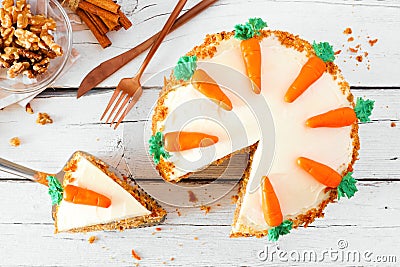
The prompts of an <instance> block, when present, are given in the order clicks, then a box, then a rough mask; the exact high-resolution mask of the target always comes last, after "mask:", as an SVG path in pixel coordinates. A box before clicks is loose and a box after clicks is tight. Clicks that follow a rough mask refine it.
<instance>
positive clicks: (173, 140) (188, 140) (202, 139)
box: [164, 132, 218, 152]
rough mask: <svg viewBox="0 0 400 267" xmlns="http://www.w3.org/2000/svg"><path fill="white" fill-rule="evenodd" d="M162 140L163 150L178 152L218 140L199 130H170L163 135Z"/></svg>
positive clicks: (204, 145)
mask: <svg viewBox="0 0 400 267" xmlns="http://www.w3.org/2000/svg"><path fill="white" fill-rule="evenodd" d="M164 142H165V145H164V148H165V150H167V151H169V152H178V151H184V150H188V149H192V148H198V147H206V146H211V145H213V144H215V143H217V142H218V137H217V136H213V135H209V134H204V133H199V132H170V133H166V134H165V135H164Z"/></svg>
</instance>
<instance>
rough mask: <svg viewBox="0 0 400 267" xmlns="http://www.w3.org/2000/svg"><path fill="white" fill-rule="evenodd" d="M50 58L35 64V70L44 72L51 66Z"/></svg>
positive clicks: (39, 72)
mask: <svg viewBox="0 0 400 267" xmlns="http://www.w3.org/2000/svg"><path fill="white" fill-rule="evenodd" d="M49 63H50V59H49V58H48V57H46V58H44V59H42V60H41V61H40V62H38V63H36V64H35V65H33V70H34V71H35V72H36V73H38V74H41V73H44V72H45V71H46V70H47V68H48V67H49Z"/></svg>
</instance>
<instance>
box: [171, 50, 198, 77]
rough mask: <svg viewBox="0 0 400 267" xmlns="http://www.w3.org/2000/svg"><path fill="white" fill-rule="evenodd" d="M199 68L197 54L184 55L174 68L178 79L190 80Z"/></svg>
mask: <svg viewBox="0 0 400 267" xmlns="http://www.w3.org/2000/svg"><path fill="white" fill-rule="evenodd" d="M196 68H197V57H196V56H183V57H181V58H179V60H178V63H177V64H176V66H175V68H174V75H175V78H176V79H178V80H184V81H188V80H189V79H190V78H191V77H192V75H193V73H194V71H195V70H196Z"/></svg>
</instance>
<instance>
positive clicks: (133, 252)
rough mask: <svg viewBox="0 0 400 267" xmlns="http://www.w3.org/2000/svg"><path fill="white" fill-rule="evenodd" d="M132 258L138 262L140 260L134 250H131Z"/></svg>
mask: <svg viewBox="0 0 400 267" xmlns="http://www.w3.org/2000/svg"><path fill="white" fill-rule="evenodd" d="M132 258H135V259H137V260H138V261H140V260H141V259H142V258H141V257H140V256H139V255H138V254H137V253H136V251H135V250H134V249H132Z"/></svg>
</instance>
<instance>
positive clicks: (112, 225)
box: [48, 152, 166, 233]
mask: <svg viewBox="0 0 400 267" xmlns="http://www.w3.org/2000/svg"><path fill="white" fill-rule="evenodd" d="M64 171H65V176H64V180H63V184H62V185H61V184H60V183H59V182H58V180H56V179H55V178H54V177H51V176H50V177H48V181H49V193H50V194H51V196H52V200H53V204H54V202H56V203H58V204H57V205H56V208H55V213H54V218H55V228H56V230H55V232H56V233H58V232H89V231H99V230H124V229H128V228H134V227H142V226H150V225H155V224H158V223H160V222H162V221H163V220H164V218H165V215H166V211H165V210H164V209H163V208H161V206H160V205H158V203H157V202H156V201H155V200H154V199H152V198H151V197H150V196H149V195H147V194H146V193H145V192H144V191H143V190H142V189H140V188H139V187H138V186H137V185H136V184H131V183H128V182H127V181H125V180H121V179H120V178H118V177H117V175H116V174H115V173H114V172H112V171H111V170H110V169H109V166H108V165H107V164H105V163H104V162H103V161H101V160H99V159H97V158H95V157H93V156H90V155H88V154H86V153H82V152H76V153H75V154H74V155H73V156H72V158H71V159H70V161H69V162H68V163H67V165H66V167H65V168H64Z"/></svg>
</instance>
